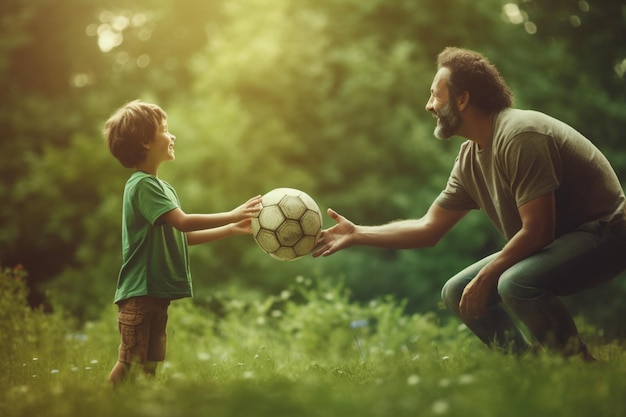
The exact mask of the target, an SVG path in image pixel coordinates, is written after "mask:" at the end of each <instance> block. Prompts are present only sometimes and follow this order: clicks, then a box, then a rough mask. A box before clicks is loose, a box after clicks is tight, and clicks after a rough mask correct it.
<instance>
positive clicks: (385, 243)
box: [313, 204, 467, 257]
mask: <svg viewBox="0 0 626 417" xmlns="http://www.w3.org/2000/svg"><path fill="white" fill-rule="evenodd" d="M466 214H467V211H457V210H448V209H445V208H443V207H440V206H438V205H436V204H433V205H431V206H430V208H429V209H428V212H427V213H426V215H425V216H424V217H422V218H420V219H414V220H399V221H394V222H391V223H387V224H384V225H380V226H360V225H355V224H354V223H352V222H351V221H350V220H348V219H346V218H345V217H343V216H341V215H339V214H338V213H336V212H335V211H333V210H331V209H328V215H329V216H330V217H332V218H333V219H334V220H335V221H336V222H337V224H336V225H334V226H333V227H331V228H329V229H326V230H324V231H323V232H322V243H321V245H320V247H319V249H318V250H316V251H315V252H314V253H313V256H314V257H318V256H320V255H321V256H329V255H332V254H333V253H335V252H337V251H340V250H342V249H346V248H349V247H351V246H357V245H360V246H376V247H380V248H388V249H412V248H423V247H431V246H435V245H436V244H437V242H439V240H440V239H441V238H442V237H443V236H444V235H445V234H446V233H448V231H449V230H450V229H451V228H452V227H453V226H454V225H455V224H457V223H458V222H459V220H461V219H462V218H463V217H464V216H465V215H466Z"/></svg>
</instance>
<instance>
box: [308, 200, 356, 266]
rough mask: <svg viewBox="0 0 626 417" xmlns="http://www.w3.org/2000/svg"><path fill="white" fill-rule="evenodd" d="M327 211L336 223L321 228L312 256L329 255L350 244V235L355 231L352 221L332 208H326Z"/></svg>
mask: <svg viewBox="0 0 626 417" xmlns="http://www.w3.org/2000/svg"><path fill="white" fill-rule="evenodd" d="M327 213H328V216H329V217H331V218H332V219H334V220H335V222H337V224H335V225H334V226H333V227H330V228H328V229H325V230H322V234H321V237H320V240H319V244H318V245H317V248H316V250H315V251H314V252H313V257H314V258H317V257H318V256H330V255H332V254H333V253H335V252H337V251H340V250H342V249H345V248H348V247H350V246H352V237H353V235H354V233H355V232H356V226H355V225H354V223H352V222H351V221H350V220H348V219H346V218H345V217H343V216H341V215H340V214H338V213H337V212H336V211H334V210H333V209H328V210H327Z"/></svg>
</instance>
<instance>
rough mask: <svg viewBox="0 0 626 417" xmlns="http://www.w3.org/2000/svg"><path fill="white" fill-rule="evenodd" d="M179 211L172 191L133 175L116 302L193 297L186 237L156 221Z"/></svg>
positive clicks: (126, 206) (125, 201) (150, 178)
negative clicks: (162, 216)
mask: <svg viewBox="0 0 626 417" xmlns="http://www.w3.org/2000/svg"><path fill="white" fill-rule="evenodd" d="M177 207H180V203H179V200H178V196H177V195H176V191H175V190H174V188H173V187H172V186H171V185H169V184H168V183H167V182H165V181H162V180H160V179H158V178H157V177H155V176H153V175H150V174H146V173H144V172H141V171H137V172H135V173H133V174H132V175H131V177H130V178H129V179H128V181H127V182H126V186H125V188H124V198H123V208H122V268H121V270H120V273H119V277H118V281H117V291H116V292H115V302H116V303H117V302H119V301H122V300H125V299H127V298H131V297H137V296H142V295H148V296H152V297H157V298H167V299H177V298H183V297H191V296H192V285H191V273H190V270H189V255H188V251H187V237H186V235H185V234H184V233H183V232H180V231H178V230H177V229H176V228H174V227H173V226H170V225H169V224H167V223H157V220H158V219H159V217H160V216H161V215H163V214H165V213H167V212H168V211H170V210H173V209H175V208H177Z"/></svg>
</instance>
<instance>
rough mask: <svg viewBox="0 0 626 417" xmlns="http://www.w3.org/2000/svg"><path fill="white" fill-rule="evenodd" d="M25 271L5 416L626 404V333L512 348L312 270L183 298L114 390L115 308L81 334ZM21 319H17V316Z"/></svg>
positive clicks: (12, 285) (15, 295)
mask: <svg viewBox="0 0 626 417" xmlns="http://www.w3.org/2000/svg"><path fill="white" fill-rule="evenodd" d="M21 276H23V274H22V272H21V271H20V270H13V271H12V270H5V271H4V273H3V274H2V276H1V278H2V279H1V280H0V286H1V287H0V289H1V290H2V291H0V317H1V318H2V320H1V321H0V323H1V324H0V325H1V326H2V333H0V335H3V336H4V335H6V334H9V337H8V338H6V339H3V340H2V344H0V349H2V351H1V352H0V353H2V354H1V355H0V369H2V373H1V374H0V414H1V415H2V416H5V417H18V416H19V417H22V416H24V417H25V416H39V415H46V416H50V417H56V416H59V417H61V416H63V417H71V416H84V415H90V416H94V417H99V416H103V417H104V416H110V415H116V416H138V417H139V416H164V417H165V416H173V415H184V416H206V415H212V416H242V415H257V416H272V417H275V416H293V415H299V416H320V415H323V416H328V417H333V416H345V415H360V416H364V417H368V416H372V417H374V416H390V415H393V416H398V417H403V416H414V415H420V416H439V415H464V416H468V417H474V416H476V417H478V416H502V415H506V416H513V417H515V416H520V417H521V416H528V415H533V416H552V415H568V416H572V417H579V416H580V417H583V416H584V417H586V416H589V415H602V416H616V417H617V416H621V415H623V413H624V412H625V411H626V403H624V401H623V400H622V399H621V398H622V393H623V391H624V389H626V382H625V381H624V378H623V374H624V371H625V370H626V355H625V354H624V349H623V346H621V345H618V344H616V343H613V344H609V345H601V344H592V346H591V348H592V350H593V352H594V353H595V354H596V355H597V356H598V357H599V358H600V359H601V361H600V362H597V363H594V364H586V363H583V362H581V361H579V360H577V359H572V360H563V359H562V358H560V357H554V356H550V355H547V354H546V355H539V356H537V357H521V358H516V357H511V356H507V355H504V354H501V353H498V352H490V351H488V350H487V349H486V348H485V347H484V346H483V345H482V344H481V343H480V342H478V341H477V339H475V338H474V337H473V336H471V335H470V334H469V332H468V330H467V329H465V328H464V327H463V326H458V323H450V324H448V325H440V324H439V323H437V322H436V320H434V318H433V317H431V316H429V315H419V314H415V315H406V314H403V311H402V306H401V305H398V304H397V303H396V302H395V301H393V300H390V299H385V298H382V299H379V300H376V301H374V302H371V303H368V304H365V305H361V304H355V303H352V302H350V301H349V297H348V294H347V293H348V292H347V290H346V288H345V287H344V286H343V285H341V284H339V283H331V282H320V281H318V283H317V284H315V283H314V282H312V281H311V280H310V279H309V278H306V277H300V278H296V280H295V281H294V283H293V285H292V286H291V287H290V289H289V290H286V291H285V292H283V293H281V294H278V295H275V296H269V297H256V296H250V295H242V297H235V296H233V297H230V298H227V297H224V298H223V299H222V308H221V309H216V308H215V306H213V309H209V308H208V307H209V306H207V305H198V304H195V303H193V302H192V301H191V300H189V299H187V300H178V301H175V302H173V303H172V305H171V307H170V315H169V316H170V318H169V323H168V353H167V358H166V361H165V362H164V363H162V364H161V365H160V367H159V371H158V375H157V378H156V379H155V380H148V379H144V378H142V377H141V376H140V375H136V378H135V379H134V380H133V381H130V382H129V383H127V384H124V385H122V386H120V387H119V388H118V389H116V390H113V389H112V388H111V387H109V386H108V385H107V383H106V377H107V375H108V371H109V370H110V368H111V366H112V365H113V364H114V362H115V359H116V354H117V349H116V348H117V344H118V343H119V336H118V334H117V329H116V326H115V310H114V309H113V308H110V309H107V310H106V311H105V312H104V314H103V315H102V317H101V318H99V319H98V320H96V321H92V322H88V323H87V324H86V325H85V326H84V327H83V328H82V329H80V331H78V332H76V331H74V332H72V331H70V330H68V325H67V323H66V322H64V321H63V320H60V319H59V318H60V316H54V315H52V316H50V315H45V314H43V313H41V312H39V311H30V310H25V309H24V306H25V297H26V293H27V291H26V289H25V287H24V285H23V279H21V278H20V277H21ZM7 314H8V315H7ZM16 322H19V327H20V328H19V331H17V327H11V326H16ZM13 329H16V330H13ZM24 329H27V330H24ZM592 330H593V329H592V328H585V331H592ZM6 331H9V332H10V333H6ZM7 341H9V342H11V343H9V344H8V345H7V343H6V342H7ZM11 346H13V347H17V348H13V347H11Z"/></svg>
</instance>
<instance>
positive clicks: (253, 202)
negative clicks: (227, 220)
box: [230, 195, 262, 222]
mask: <svg viewBox="0 0 626 417" xmlns="http://www.w3.org/2000/svg"><path fill="white" fill-rule="evenodd" d="M261 208H262V205H261V196H260V195H257V196H255V197H252V198H251V199H249V200H248V201H246V202H245V203H243V204H242V205H240V206H239V207H236V208H234V209H232V210H231V212H230V214H231V215H232V216H233V219H234V221H236V222H237V221H239V220H244V219H248V218H250V217H257V216H258V215H259V212H260V211H261Z"/></svg>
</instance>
